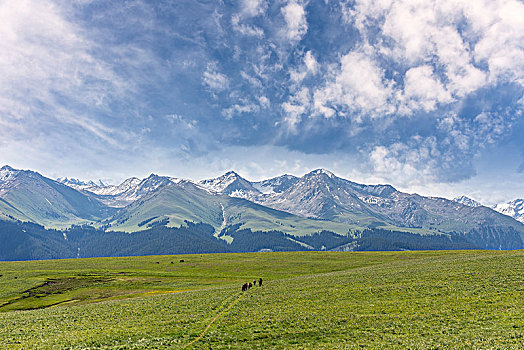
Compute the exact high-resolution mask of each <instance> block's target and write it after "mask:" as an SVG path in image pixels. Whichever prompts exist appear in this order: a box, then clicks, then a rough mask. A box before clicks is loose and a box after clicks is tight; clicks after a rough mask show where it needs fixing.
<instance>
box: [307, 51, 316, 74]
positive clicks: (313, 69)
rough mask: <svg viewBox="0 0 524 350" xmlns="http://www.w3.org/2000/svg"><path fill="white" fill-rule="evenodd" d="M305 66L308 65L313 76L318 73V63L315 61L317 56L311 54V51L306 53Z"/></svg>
mask: <svg viewBox="0 0 524 350" xmlns="http://www.w3.org/2000/svg"><path fill="white" fill-rule="evenodd" d="M304 64H305V65H306V68H307V70H308V72H311V73H312V74H316V73H317V72H318V68H319V67H318V62H317V60H316V59H315V56H313V54H312V53H311V51H308V52H306V56H305V57H304Z"/></svg>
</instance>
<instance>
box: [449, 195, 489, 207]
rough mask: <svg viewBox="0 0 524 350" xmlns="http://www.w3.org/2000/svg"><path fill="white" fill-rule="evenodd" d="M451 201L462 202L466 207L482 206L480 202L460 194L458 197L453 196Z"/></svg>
mask: <svg viewBox="0 0 524 350" xmlns="http://www.w3.org/2000/svg"><path fill="white" fill-rule="evenodd" d="M453 201H454V202H457V203H460V204H463V205H467V206H468V207H473V208H476V207H480V206H482V204H480V203H479V202H477V201H476V200H474V199H471V198H469V197H467V196H460V197H456V198H453Z"/></svg>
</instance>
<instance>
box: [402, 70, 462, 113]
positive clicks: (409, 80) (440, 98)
mask: <svg viewBox="0 0 524 350" xmlns="http://www.w3.org/2000/svg"><path fill="white" fill-rule="evenodd" d="M403 98H405V100H406V103H407V104H408V106H407V107H408V111H411V110H417V109H423V110H425V111H426V112H428V111H433V110H434V109H435V108H436V105H437V103H449V102H451V101H452V100H453V99H452V98H451V95H450V93H449V92H448V91H446V89H445V88H444V86H443V85H442V83H441V82H440V81H438V79H437V77H435V75H434V74H433V68H432V67H431V66H420V67H415V68H411V69H409V70H408V71H407V72H406V76H405V78H404V96H403Z"/></svg>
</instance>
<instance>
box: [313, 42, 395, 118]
mask: <svg viewBox="0 0 524 350" xmlns="http://www.w3.org/2000/svg"><path fill="white" fill-rule="evenodd" d="M390 85H391V82H390V81H388V80H387V79H385V77H384V72H383V70H382V69H381V68H380V67H379V66H378V65H377V64H376V63H375V62H374V60H373V59H372V58H371V57H369V55H367V54H365V53H363V52H361V51H352V52H350V53H348V54H347V55H344V56H343V57H342V58H341V59H340V67H339V69H337V70H335V71H334V72H333V73H332V75H331V76H330V77H329V78H328V80H327V82H326V85H325V86H324V87H321V88H319V89H318V90H316V91H315V93H314V110H315V112H316V113H317V114H319V115H323V116H325V117H330V116H332V115H333V109H332V108H330V107H329V106H330V105H338V106H342V107H343V108H344V109H346V110H348V111H350V112H358V113H355V114H353V116H354V117H355V118H356V120H357V121H360V120H361V118H362V116H366V115H367V116H370V117H378V116H379V115H384V114H389V113H391V112H393V109H392V107H391V106H390V105H389V104H388V101H389V99H390V98H391V95H392V89H391V87H390Z"/></svg>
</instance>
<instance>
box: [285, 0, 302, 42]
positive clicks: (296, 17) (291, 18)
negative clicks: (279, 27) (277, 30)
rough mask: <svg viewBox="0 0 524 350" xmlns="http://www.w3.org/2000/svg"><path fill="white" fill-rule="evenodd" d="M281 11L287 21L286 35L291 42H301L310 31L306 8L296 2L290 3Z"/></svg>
mask: <svg viewBox="0 0 524 350" xmlns="http://www.w3.org/2000/svg"><path fill="white" fill-rule="evenodd" d="M281 11H282V15H283V16H284V20H285V21H286V28H285V31H284V35H285V36H286V37H287V38H288V39H289V40H291V41H299V40H301V39H302V37H303V36H304V35H305V34H306V33H307V30H308V24H307V19H306V10H305V9H304V7H303V6H302V5H301V4H299V3H297V2H295V1H290V2H289V3H288V4H287V5H286V6H284V7H282V9H281Z"/></svg>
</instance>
